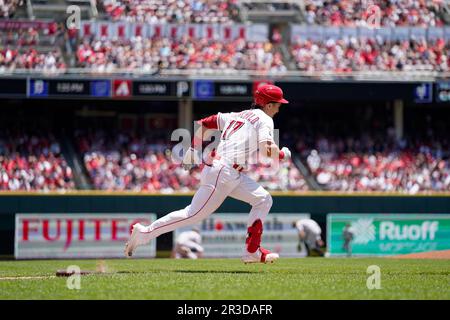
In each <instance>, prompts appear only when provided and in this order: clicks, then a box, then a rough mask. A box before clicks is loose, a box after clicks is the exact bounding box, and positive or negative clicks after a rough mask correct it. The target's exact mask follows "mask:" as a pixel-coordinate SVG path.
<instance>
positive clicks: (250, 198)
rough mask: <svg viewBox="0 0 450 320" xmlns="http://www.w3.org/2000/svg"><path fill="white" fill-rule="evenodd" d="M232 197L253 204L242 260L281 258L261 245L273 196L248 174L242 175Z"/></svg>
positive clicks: (269, 260) (249, 261)
mask: <svg viewBox="0 0 450 320" xmlns="http://www.w3.org/2000/svg"><path fill="white" fill-rule="evenodd" d="M230 197H232V198H235V199H238V200H241V201H244V202H247V203H248V204H250V205H251V206H252V209H251V211H250V215H249V219H248V224H247V227H248V229H247V231H248V233H247V239H246V243H245V244H246V248H245V250H244V255H243V257H242V261H243V262H245V263H253V262H263V263H266V262H274V261H275V260H277V259H278V258H279V255H278V253H274V252H270V251H269V250H267V249H264V248H263V247H261V238H262V233H263V223H264V220H265V219H266V217H267V215H268V214H269V211H270V208H271V207H272V197H271V196H270V194H269V193H268V192H267V191H266V190H265V189H264V188H263V187H262V186H261V185H259V184H258V183H257V182H255V181H254V180H252V179H251V178H249V177H248V176H247V175H245V174H243V175H241V181H240V183H239V185H238V186H237V187H236V188H235V189H234V190H233V191H232V192H231V193H230Z"/></svg>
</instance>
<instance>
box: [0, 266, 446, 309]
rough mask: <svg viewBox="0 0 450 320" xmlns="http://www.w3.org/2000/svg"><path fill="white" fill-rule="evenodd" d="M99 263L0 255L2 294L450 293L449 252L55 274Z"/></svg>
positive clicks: (93, 296) (42, 296) (85, 296)
mask: <svg viewBox="0 0 450 320" xmlns="http://www.w3.org/2000/svg"><path fill="white" fill-rule="evenodd" d="M97 263H98V261H96V260H59V261H57V260H56V261H50V260H48V261H0V299H173V300H182V299H183V300H184V299H238V300H241V299H275V300H278V299H281V300H297V299H450V290H449V288H450V260H393V259H385V258H371V259H362V258H361V259H360V258H352V259H344V258H342V259H337V258H336V259H326V258H307V259H280V260H279V261H277V263H274V264H267V265H264V264H252V265H244V264H242V263H241V262H240V261H239V260H238V259H211V260H210V259H204V260H196V261H194V260H173V259H151V260H139V259H136V260H105V262H104V263H105V265H106V271H107V273H105V274H92V275H86V276H82V277H81V289H80V290H69V289H68V288H67V286H66V283H67V280H68V278H64V277H54V275H55V272H56V270H58V269H66V268H67V267H68V266H69V265H78V266H80V268H81V269H84V270H95V269H96V266H97ZM370 265H378V266H379V267H380V268H381V289H379V290H377V289H374V290H369V289H368V288H367V286H366V281H367V278H368V277H369V276H370V274H367V272H366V271H367V267H368V266H370ZM26 277H29V278H26ZM38 277H41V278H38Z"/></svg>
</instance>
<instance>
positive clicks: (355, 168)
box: [297, 131, 450, 194]
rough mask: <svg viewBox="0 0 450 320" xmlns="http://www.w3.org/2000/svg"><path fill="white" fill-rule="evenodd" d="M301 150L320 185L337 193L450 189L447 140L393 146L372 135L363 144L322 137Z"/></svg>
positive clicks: (392, 141) (386, 139)
mask: <svg viewBox="0 0 450 320" xmlns="http://www.w3.org/2000/svg"><path fill="white" fill-rule="evenodd" d="M297 147H298V148H297V150H298V151H299V153H300V154H302V157H303V159H304V160H306V161H305V162H306V163H307V166H308V168H309V170H310V171H311V173H312V175H313V176H314V177H315V179H316V181H317V182H318V183H319V184H320V185H322V186H324V187H325V189H327V190H334V191H388V192H389V191H391V192H392V191H398V192H404V193H410V194H415V193H417V192H423V191H449V190H450V154H449V152H448V150H449V141H447V140H445V139H443V140H432V141H425V140H422V141H420V140H417V141H408V140H406V139H405V140H401V141H395V139H394V138H393V134H392V131H391V136H389V135H388V136H385V137H378V138H376V137H375V136H371V135H369V134H366V135H363V136H362V138H361V139H356V138H352V137H346V138H342V137H325V136H318V137H317V138H316V139H315V141H314V142H313V143H312V144H311V145H310V147H306V146H305V144H302V143H300V144H299V145H298V146H297Z"/></svg>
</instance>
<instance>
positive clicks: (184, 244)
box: [173, 228, 204, 259]
mask: <svg viewBox="0 0 450 320" xmlns="http://www.w3.org/2000/svg"><path fill="white" fill-rule="evenodd" d="M201 244H202V236H201V234H200V230H199V229H198V228H193V229H192V230H190V231H184V232H182V233H180V234H179V235H178V237H177V239H176V240H175V247H174V250H173V251H174V257H175V258H178V259H179V258H188V259H198V258H201V256H202V254H203V251H204V249H203V247H202V245H201Z"/></svg>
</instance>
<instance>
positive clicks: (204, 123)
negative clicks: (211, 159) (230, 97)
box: [182, 112, 229, 170]
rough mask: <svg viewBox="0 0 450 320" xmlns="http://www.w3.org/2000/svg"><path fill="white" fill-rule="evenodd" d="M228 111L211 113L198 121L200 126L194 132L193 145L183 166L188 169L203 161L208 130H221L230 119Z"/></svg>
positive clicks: (186, 154)
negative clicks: (203, 147) (204, 142)
mask: <svg viewBox="0 0 450 320" xmlns="http://www.w3.org/2000/svg"><path fill="white" fill-rule="evenodd" d="M228 118H229V114H228V113H220V112H219V113H218V114H214V115H211V116H209V117H206V118H203V119H200V120H198V121H197V124H198V125H199V127H198V128H197V129H196V130H195V132H194V137H193V138H192V142H191V147H190V148H189V149H188V150H187V151H186V153H185V155H184V157H183V161H182V166H183V167H184V168H185V169H186V170H189V169H192V168H193V167H194V166H195V165H198V164H200V163H201V162H202V152H201V149H202V144H203V141H204V137H205V135H206V133H207V131H208V130H219V131H221V130H222V129H221V128H223V127H224V125H225V122H226V121H227V120H228Z"/></svg>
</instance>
